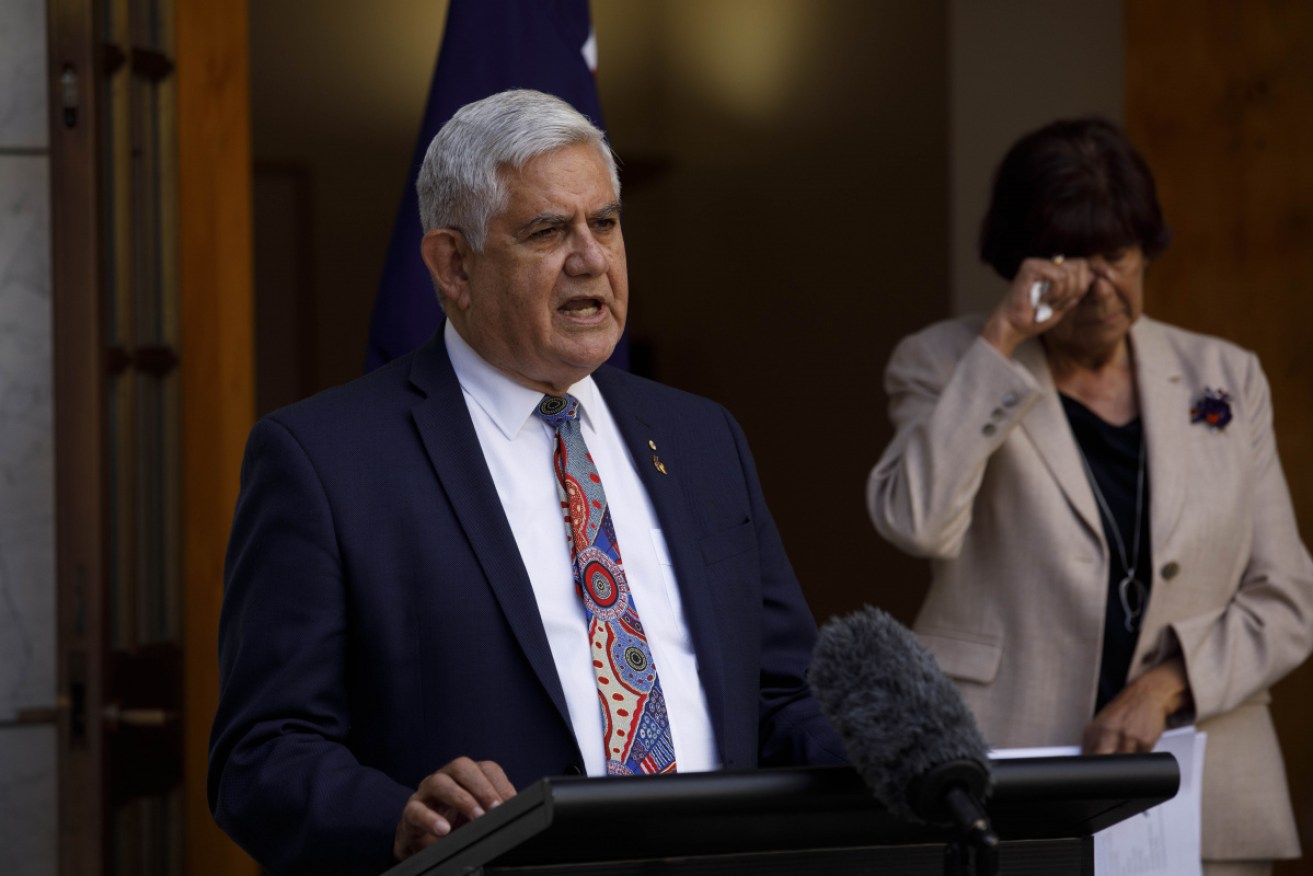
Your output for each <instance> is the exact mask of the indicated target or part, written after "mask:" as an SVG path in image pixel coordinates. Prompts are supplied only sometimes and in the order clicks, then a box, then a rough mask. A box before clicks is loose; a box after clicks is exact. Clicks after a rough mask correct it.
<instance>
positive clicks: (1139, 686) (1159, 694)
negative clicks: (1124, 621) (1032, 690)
mask: <svg viewBox="0 0 1313 876" xmlns="http://www.w3.org/2000/svg"><path fill="white" fill-rule="evenodd" d="M1189 702H1190V683H1189V681H1188V680H1187V679H1186V677H1185V664H1184V663H1183V662H1182V661H1181V658H1180V657H1175V658H1173V659H1171V660H1168V661H1166V662H1165V663H1160V664H1158V665H1157V666H1155V667H1154V668H1153V669H1150V670H1149V671H1148V672H1146V673H1144V675H1141V676H1140V677H1139V678H1137V679H1135V681H1132V682H1131V683H1130V684H1128V685H1127V686H1126V688H1125V689H1124V690H1123V691H1122V692H1121V693H1119V694H1117V696H1116V697H1114V698H1113V700H1112V702H1110V703H1108V705H1106V706H1104V707H1103V709H1102V711H1100V712H1099V714H1097V715H1095V716H1094V719H1093V720H1091V721H1090V723H1089V724H1087V725H1085V734H1084V739H1083V740H1082V744H1081V748H1082V749H1083V750H1084V752H1085V753H1086V754H1136V753H1139V752H1145V751H1152V750H1153V747H1154V746H1155V745H1156V744H1157V743H1158V737H1160V736H1162V735H1163V729H1164V728H1165V727H1166V726H1167V719H1168V718H1169V717H1171V716H1172V715H1173V714H1175V713H1176V712H1178V711H1180V710H1181V709H1182V708H1184V707H1185V706H1186V705H1187V704H1188V703H1189Z"/></svg>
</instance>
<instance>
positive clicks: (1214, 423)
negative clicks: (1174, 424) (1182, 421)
mask: <svg viewBox="0 0 1313 876" xmlns="http://www.w3.org/2000/svg"><path fill="white" fill-rule="evenodd" d="M1190 422H1191V423H1203V424H1204V425H1206V426H1209V427H1211V428H1213V429H1217V430H1218V431H1221V430H1222V429H1225V428H1226V424H1227V423H1229V422H1231V396H1230V395H1228V394H1227V391H1226V390H1225V389H1209V388H1208V387H1206V386H1205V387H1204V394H1203V396H1202V397H1201V398H1200V399H1199V400H1198V401H1197V402H1195V403H1194V405H1193V406H1192V407H1191V408H1190Z"/></svg>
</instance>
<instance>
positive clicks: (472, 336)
mask: <svg viewBox="0 0 1313 876" xmlns="http://www.w3.org/2000/svg"><path fill="white" fill-rule="evenodd" d="M418 188H419V195H420V212H421V219H422V222H423V225H424V229H425V236H424V239H423V243H422V253H423V256H424V260H425V263H426V264H427V265H428V268H429V271H430V273H431V275H432V277H433V281H434V284H435V287H436V288H437V290H438V296H439V300H440V302H441V303H442V306H443V308H444V311H445V314H446V321H445V324H444V325H443V326H442V327H440V328H439V329H438V331H437V332H436V334H435V335H434V336H433V338H432V339H431V340H430V341H429V342H428V343H427V344H426V345H425V346H423V347H422V348H420V349H419V350H417V351H416V352H414V353H412V354H410V355H408V356H405V357H402V358H401V359H399V360H396V361H394V362H392V363H391V364H389V365H387V366H384V367H382V368H380V369H378V370H376V371H374V372H372V373H370V374H368V375H367V376H365V377H362V378H360V379H359V380H356V381H354V382H352V383H350V384H347V385H345V386H342V387H339V388H337V389H334V390H330V391H328V392H325V393H323V394H321V395H318V396H315V397H313V398H311V399H308V400H305V401H302V402H299V403H297V404H295V405H292V406H290V407H288V408H285V409H283V410H280V411H277V412H275V413H273V414H271V415H269V416H268V417H265V418H264V419H263V420H261V421H260V422H259V423H258V424H257V425H256V426H255V428H254V429H253V430H252V432H251V436H250V439H249V442H248V445H247V451H246V458H245V461H244V463H243V469H242V489H241V495H240V498H239V499H238V503H237V509H236V514H235V518H234V522H233V529H232V537H231V541H230V545H229V552H228V557H227V565H226V573H225V595H224V606H223V613H222V619H221V628H220V670H221V675H222V693H221V699H220V704H219V710H218V714H217V716H216V718H215V723H214V730H213V736H212V741H211V749H210V771H209V800H210V805H211V808H212V809H213V811H214V814H215V818H216V820H217V821H218V823H219V825H220V826H221V827H222V828H223V829H224V830H226V831H227V832H228V833H229V834H231V835H232V836H233V837H234V838H235V839H236V840H237V841H238V842H239V843H240V844H241V845H242V846H243V847H244V848H246V849H247V851H249V852H250V853H251V854H252V855H253V856H254V857H255V858H257V859H258V860H259V861H261V862H262V863H263V864H264V865H265V866H266V867H268V868H270V869H271V870H273V871H275V872H278V873H300V872H314V873H376V872H378V871H381V870H383V869H386V868H387V867H388V866H390V865H391V864H392V863H394V862H395V861H396V860H397V859H399V858H404V857H407V856H409V855H410V854H413V853H414V852H416V851H418V850H419V849H421V848H423V847H425V846H427V845H428V844H430V843H432V842H435V841H438V840H439V839H440V838H441V837H442V836H444V835H446V834H447V833H449V832H450V831H451V830H452V829H454V828H456V827H458V826H459V825H460V824H462V823H464V822H466V821H468V820H470V819H472V818H476V817H478V816H479V815H480V814H482V813H483V812H485V811H487V810H488V809H489V808H491V807H493V806H496V805H498V803H500V802H501V801H504V800H505V799H507V798H508V797H510V796H511V795H513V794H514V793H515V788H517V787H524V786H525V785H527V784H529V783H531V782H533V781H535V780H537V779H538V778H540V777H542V776H544V775H560V774H587V775H606V774H613V775H627V774H642V773H661V772H670V771H675V770H678V771H685V772H686V771H699V770H714V769H745V768H752V767H755V766H758V765H793V764H808V763H832V762H839V761H841V760H842V759H843V747H842V744H841V742H840V741H839V739H838V737H837V736H836V735H835V734H834V732H833V731H832V729H831V728H830V726H829V725H828V724H827V723H826V721H825V719H824V718H823V717H822V715H821V713H820V711H819V709H818V707H817V705H816V703H815V702H814V701H813V699H812V697H811V695H810V692H809V690H808V688H807V685H806V682H805V680H804V670H805V667H806V664H807V661H808V659H809V657H810V654H811V650H812V646H813V642H814V639H815V625H814V622H813V620H812V617H811V614H810V612H809V611H808V609H807V606H806V604H805V603H804V601H803V597H802V594H801V591H800V589H799V587H798V583H797V580H796V579H795V577H794V574H793V571H792V569H791V567H790V565H789V562H788V559H787V557H786V556H785V553H784V549H783V546H782V544H781V542H780V538H779V535H778V533H777V531H776V529H775V525H774V522H773V521H772V518H771V515H770V512H769V511H768V510H767V508H766V504H765V501H764V499H763V496H762V492H761V487H760V484H759V483H758V479H757V475H756V471H755V467H754V464H753V461H752V456H751V454H750V452H749V450H748V446H747V443H746V441H745V439H744V436H743V433H742V432H741V431H740V429H739V427H738V425H737V424H736V423H735V421H734V419H733V418H732V417H731V416H730V415H729V413H728V412H727V411H725V410H724V409H723V408H721V407H720V406H718V405H716V404H714V403H712V402H710V401H707V400H705V399H701V398H697V397H694V396H691V395H688V394H686V393H682V392H679V391H677V390H674V389H671V388H668V387H665V386H661V385H658V384H655V383H652V382H650V381H647V380H644V379H641V378H638V377H634V376H632V375H629V374H626V373H623V372H620V371H617V370H615V369H612V368H610V367H608V366H604V365H603V363H604V362H605V360H606V359H607V357H608V356H609V355H610V353H611V350H612V348H613V347H614V346H615V344H616V342H617V340H618V339H619V338H620V334H621V331H622V329H623V327H624V323H625V315H626V308H627V304H628V290H627V273H626V263H625V247H624V239H623V234H622V231H621V225H620V203H619V192H620V186H619V181H618V177H617V172H616V166H615V160H614V158H613V156H612V154H611V152H610V149H609V147H608V146H607V144H606V143H605V141H604V139H603V135H602V133H601V132H600V131H599V130H598V129H597V128H596V127H594V126H593V125H592V124H591V123H590V122H589V121H588V119H586V118H585V117H584V116H582V115H580V114H579V113H577V112H576V111H575V110H573V109H572V108H571V107H569V106H568V105H567V104H565V103H564V102H562V101H560V100H557V99H556V98H553V97H549V96H547V95H544V94H541V93H538V92H530V91H511V92H504V93H502V94H498V95H494V96H493V97H490V98H487V99H485V100H482V101H479V102H477V103H473V104H470V105H468V106H466V107H465V108H463V109H462V110H460V111H459V112H458V113H457V114H456V115H455V116H454V117H453V118H452V120H451V121H450V122H449V123H448V124H447V125H446V126H445V127H444V128H443V129H442V131H441V132H439V134H438V135H437V136H436V137H435V138H434V140H433V142H432V144H431V145H430V147H429V150H428V154H427V157H426V158H425V161H424V165H423V169H422V170H421V173H420V178H419V183H418ZM621 546H623V547H621Z"/></svg>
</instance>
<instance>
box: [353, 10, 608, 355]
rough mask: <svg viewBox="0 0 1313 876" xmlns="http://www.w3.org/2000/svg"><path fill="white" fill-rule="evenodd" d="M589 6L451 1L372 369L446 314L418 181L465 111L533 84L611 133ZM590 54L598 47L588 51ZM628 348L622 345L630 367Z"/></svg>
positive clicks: (377, 312) (380, 309)
mask: <svg viewBox="0 0 1313 876" xmlns="http://www.w3.org/2000/svg"><path fill="white" fill-rule="evenodd" d="M591 40H592V22H591V19H590V17H589V11H588V0H451V4H450V6H449V7H448V10H447V27H446V31H445V32H444V34H443V37H442V47H441V50H440V51H439V53H438V62H437V66H436V68H435V69H434V72H433V83H432V84H431V85H430V86H429V96H428V103H427V105H426V106H425V109H424V123H423V125H422V127H421V128H420V133H419V141H418V142H417V143H416V144H415V152H414V156H413V157H412V159H411V169H410V176H409V177H408V179H407V185H406V190H405V191H406V193H405V196H404V197H403V198H402V200H401V206H400V208H399V209H398V210H397V217H396V222H395V224H394V225H393V228H392V242H391V243H390V244H389V246H388V254H387V262H386V263H385V264H384V267H383V278H382V282H381V284H380V286H379V291H378V297H377V299H376V300H375V301H374V315H373V318H372V320H371V321H370V328H369V349H368V351H367V353H366V356H365V370H366V371H372V370H373V369H374V368H377V367H378V366H379V365H382V364H383V363H385V362H388V361H390V360H392V359H395V358H396V357H398V356H400V355H402V354H403V353H407V352H409V351H411V350H413V349H415V348H416V347H418V346H419V345H420V344H422V343H424V341H426V340H428V338H429V336H430V335H431V334H433V331H434V329H435V328H436V327H437V326H438V323H439V322H440V320H441V311H440V309H439V308H438V303H437V299H436V296H435V292H434V289H433V283H432V281H431V280H430V278H429V272H428V269H427V268H426V267H425V266H424V262H423V260H422V259H421V258H420V255H419V244H420V239H421V238H422V236H423V233H422V230H421V228H420V221H419V196H418V195H417V194H416V193H415V178H416V176H417V175H418V174H419V167H420V164H421V163H422V162H423V160H424V153H425V151H426V150H427V149H428V145H429V141H430V140H432V139H433V136H434V135H435V134H437V133H438V130H439V129H440V128H441V127H442V126H443V125H444V124H446V122H447V120H448V119H450V118H451V116H452V114H453V113H455V112H456V110H458V109H460V108H461V107H462V106H464V105H465V104H467V103H470V102H472V101H475V100H479V99H480V98H484V97H487V96H488V95H490V94H496V93H497V92H499V91H504V90H506V89H508V88H534V89H537V90H538V91H544V92H547V93H549V94H554V95H556V96H557V97H560V98H562V99H563V100H566V101H568V102H569V103H570V104H571V105H572V106H574V108H575V109H577V110H579V112H581V113H583V114H584V115H586V116H588V117H589V118H590V119H592V121H593V123H594V124H596V125H597V126H598V127H602V109H601V106H600V104H599V103H598V100H597V86H596V83H595V82H594V81H593V71H592V70H591V69H590V67H589V61H587V60H586V59H585V50H586V46H588V44H589V43H590V42H591ZM588 48H589V49H591V46H588ZM624 355H625V354H624V350H622V349H620V348H617V355H614V356H612V363H613V364H614V363H616V361H617V358H619V359H620V360H621V364H623V359H624Z"/></svg>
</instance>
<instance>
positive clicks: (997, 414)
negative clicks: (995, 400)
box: [990, 408, 1003, 420]
mask: <svg viewBox="0 0 1313 876" xmlns="http://www.w3.org/2000/svg"><path fill="white" fill-rule="evenodd" d="M990 416H991V417H993V418H994V419H996V420H1001V419H1003V409H1002V408H994V410H993V411H992V412H991V413H990Z"/></svg>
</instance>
